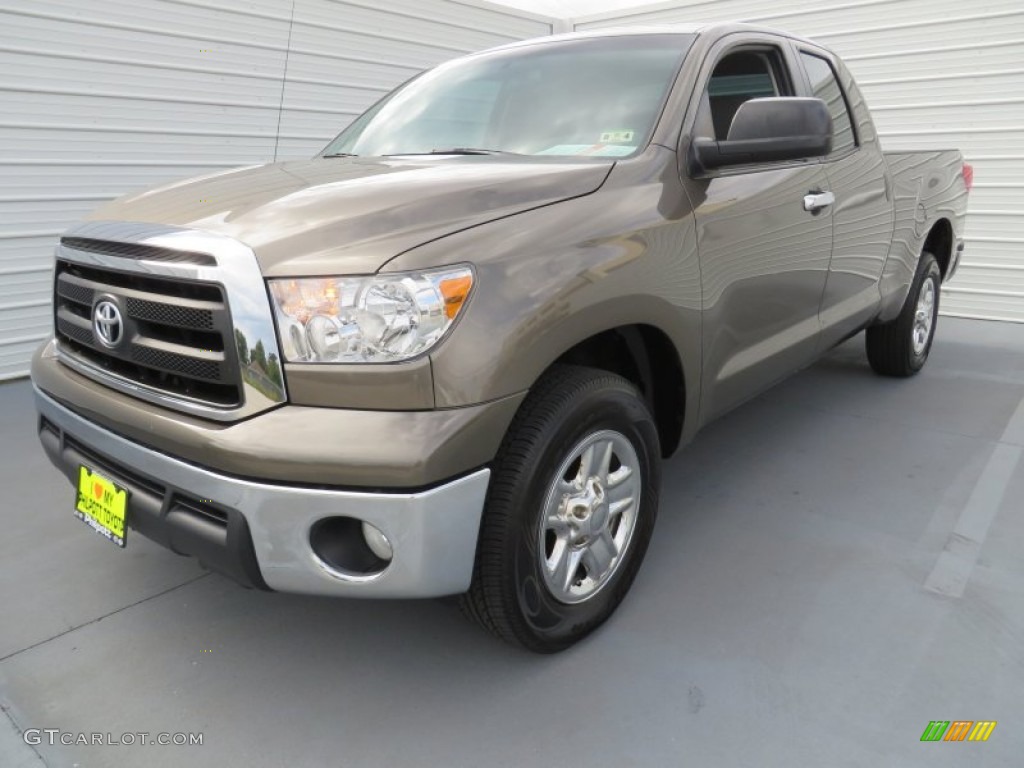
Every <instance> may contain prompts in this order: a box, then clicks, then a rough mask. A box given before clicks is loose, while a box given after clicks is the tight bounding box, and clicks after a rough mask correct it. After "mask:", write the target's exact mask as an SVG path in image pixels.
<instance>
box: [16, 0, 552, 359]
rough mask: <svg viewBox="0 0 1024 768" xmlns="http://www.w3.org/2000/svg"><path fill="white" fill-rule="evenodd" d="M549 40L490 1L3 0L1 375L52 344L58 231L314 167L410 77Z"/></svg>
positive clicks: (536, 20)
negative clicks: (145, 193)
mask: <svg viewBox="0 0 1024 768" xmlns="http://www.w3.org/2000/svg"><path fill="white" fill-rule="evenodd" d="M551 31H552V20H550V19H546V18H543V17H540V16H534V15H531V14H527V13H522V12H519V11H512V10H510V9H505V8H502V7H500V6H497V5H491V4H488V3H486V2H482V1H479V0H388V2H386V3H382V2H374V1H373V0H346V1H342V0H294V2H293V0H0V379H4V378H10V377H12V376H17V375H22V374H24V373H25V372H26V370H27V367H28V360H29V357H30V355H31V353H32V351H33V350H34V349H35V347H36V346H38V344H39V342H40V340H42V339H43V338H44V337H45V336H46V335H47V334H48V333H49V330H50V325H51V320H50V270H51V266H52V253H53V246H54V243H55V241H56V237H57V235H58V234H59V233H60V232H61V231H62V230H63V229H65V228H66V227H67V226H69V225H70V224H72V223H74V222H75V221H76V220H78V219H79V218H81V217H82V216H83V215H84V214H85V213H87V212H88V211H89V210H90V209H92V208H94V207H96V206H97V205H99V204H100V202H102V201H104V200H108V199H110V198H113V197H116V196H117V195H120V194H122V193H124V192H128V191H131V190H134V189H138V188H141V187H146V186H150V185H153V184H156V183H158V182H163V181H167V180H170V179H174V178H178V177H185V176H191V175H196V174H201V173H209V172H211V171H214V170H216V169H219V168H225V167H231V166H237V165H247V164H254V163H264V162H268V161H271V160H274V159H275V158H277V159H282V158H289V157H308V156H310V155H312V154H313V153H314V152H315V151H316V150H317V149H319V148H321V147H322V146H323V145H324V144H325V143H326V142H327V140H328V139H330V138H331V137H332V136H334V135H335V134H336V133H337V132H338V131H339V130H341V128H343V127H344V126H345V125H346V124H347V123H348V122H349V121H350V120H351V119H352V118H353V117H354V116H355V115H357V114H358V113H359V112H361V111H362V110H363V109H365V108H366V107H367V106H369V105H370V104H371V103H373V102H374V101H376V100H377V99H378V98H380V97H381V96H382V95H383V94H384V93H385V92H386V91H388V90H390V89H391V88H393V87H394V86H395V85H397V84H398V83H400V82H401V81H403V80H405V79H407V78H409V77H411V76H412V75H413V74H415V73H416V72H418V71H420V70H422V69H425V68H427V67H430V66H432V65H434V64H437V63H439V62H441V61H444V60H446V59H450V58H453V57H455V56H459V55H461V54H463V53H466V52H469V51H474V50H479V49H481V48H487V47H490V46H493V45H500V44H502V43H507V42H510V41H512V40H518V39H522V38H527V37H535V36H538V35H546V34H550V33H551Z"/></svg>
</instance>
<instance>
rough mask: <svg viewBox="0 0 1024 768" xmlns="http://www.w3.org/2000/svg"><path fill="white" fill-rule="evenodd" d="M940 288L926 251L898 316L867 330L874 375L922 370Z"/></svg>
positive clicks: (939, 275)
mask: <svg viewBox="0 0 1024 768" xmlns="http://www.w3.org/2000/svg"><path fill="white" fill-rule="evenodd" d="M941 285H942V273H941V272H940V271H939V264H938V262H937V261H936V260H935V256H933V255H932V254H930V253H928V252H927V251H925V252H924V253H922V254H921V260H920V262H918V265H917V273H916V274H915V275H914V280H913V282H912V283H911V285H910V292H909V293H908V294H907V299H906V301H905V302H904V304H903V309H902V310H900V314H899V315H898V316H897V317H896V318H895V319H894V320H891V321H889V322H888V323H883V324H881V325H874V326H872V327H870V328H868V330H867V334H866V337H867V352H868V362H869V363H871V367H872V368H873V369H874V371H875V373H879V374H881V375H883V376H896V377H907V376H913V375H914V374H915V373H917V372H918V371H920V370H921V369H922V368H923V367H924V364H925V361H927V360H928V353H929V352H930V351H931V348H932V340H933V339H934V338H935V326H936V323H937V321H938V316H939V290H940V288H941Z"/></svg>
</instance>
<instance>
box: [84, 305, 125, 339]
mask: <svg viewBox="0 0 1024 768" xmlns="http://www.w3.org/2000/svg"><path fill="white" fill-rule="evenodd" d="M123 328H124V324H123V322H122V320H121V310H119V309H118V308H117V304H115V303H114V302H112V301H109V300H107V299H104V300H103V301H101V302H99V303H98V304H97V305H96V308H95V309H94V310H93V311H92V329H93V331H95V333H96V338H97V339H98V340H99V342H100V344H102V345H103V346H105V347H116V346H117V343H118V342H119V341H121V335H122V334H123V333H124V330H123Z"/></svg>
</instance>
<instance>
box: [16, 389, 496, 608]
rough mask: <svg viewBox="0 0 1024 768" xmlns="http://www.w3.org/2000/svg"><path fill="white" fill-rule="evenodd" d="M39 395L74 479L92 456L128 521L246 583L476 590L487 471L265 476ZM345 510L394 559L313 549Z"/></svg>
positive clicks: (48, 438)
mask: <svg viewBox="0 0 1024 768" xmlns="http://www.w3.org/2000/svg"><path fill="white" fill-rule="evenodd" d="M35 398H36V406H37V408H38V411H39V414H40V440H41V442H42V444H43V447H44V449H45V450H46V452H47V454H48V455H49V457H50V460H51V461H52V462H53V463H54V464H55V465H56V466H57V467H58V468H59V469H60V470H61V471H62V472H64V474H65V475H67V476H68V477H69V479H72V478H75V477H77V472H78V465H79V464H80V463H82V462H83V461H84V462H85V463H87V464H92V465H93V466H94V467H95V468H97V469H100V470H101V471H103V472H105V473H108V474H110V475H111V479H113V480H115V481H116V482H118V483H119V484H121V485H123V486H125V487H127V488H128V489H129V491H130V496H129V507H128V523H129V527H131V528H133V529H134V530H136V531H138V532H139V533H142V534H143V535H145V536H147V538H151V539H154V540H155V541H157V542H159V543H161V544H164V545H165V546H168V547H169V548H171V549H173V550H175V551H177V552H179V553H180V554H186V555H192V556H195V557H198V558H199V559H200V560H201V561H202V562H204V563H206V564H207V565H208V566H209V567H211V568H213V569H214V570H218V571H221V572H223V573H226V574H227V575H229V576H231V577H232V578H234V579H236V580H237V581H239V582H241V583H244V584H249V585H252V586H257V587H267V588H270V589H273V590H280V591H283V592H301V593H306V594H319V595H338V596H349V597H375V598H407V597H438V596H442V595H452V594H459V593H461V592H464V591H466V590H467V589H468V588H469V584H470V580H471V578H472V571H473V560H474V557H475V554H476V541H477V533H478V530H479V527H480V515H481V512H482V510H483V504H484V497H485V495H486V492H487V484H488V480H489V478H490V470H488V469H480V470H477V471H474V472H471V473H470V474H467V475H464V476H462V477H460V478H458V479H456V480H451V481H449V482H446V483H444V484H442V485H438V486H435V487H433V488H430V489H429V490H423V491H416V492H399V493H385V492H367V491H348V490H333V489H324V488H311V487H299V486H293V485H283V484H282V485H276V484H270V483H261V482H255V481H251V480H245V479H241V478H238V477H233V476H230V475H226V474H220V473H218V472H215V471H211V470H209V469H206V468H203V467H200V466H197V465H194V464H190V463H187V462H184V461H181V460H179V459H176V458H173V457H171V456H168V455H166V454H163V453H160V452H159V451H156V450H153V449H151V448H147V447H144V446H142V445H140V444H137V443H135V442H132V441H130V440H127V439H125V438H123V437H121V436H120V435H117V434H115V433H114V432H111V431H109V430H107V429H104V428H102V427H100V426H97V425H96V424H94V423H93V422H91V421H89V420H88V419H85V418H83V417H82V416H80V415H78V414H77V413H75V412H74V411H72V410H70V409H68V408H66V407H64V406H63V405H61V404H60V403H58V402H57V401H56V400H54V399H52V398H51V397H49V396H48V395H46V394H45V393H44V392H42V391H41V390H40V389H38V388H36V390H35ZM72 481H73V482H74V480H72ZM339 516H340V517H347V518H353V519H356V520H362V521H366V522H369V523H371V524H373V525H374V526H376V527H377V528H378V529H380V530H381V531H382V532H383V533H384V535H385V536H387V538H388V539H389V541H390V542H391V545H392V547H393V550H394V556H393V558H392V559H391V561H390V563H389V564H388V565H387V567H386V568H384V569H383V570H381V571H380V572H378V573H373V574H369V575H368V574H365V573H353V572H348V571H344V570H340V569H338V568H336V567H332V566H330V565H328V564H327V563H325V562H324V561H323V560H322V559H321V558H319V557H318V556H317V555H316V553H315V552H314V551H313V547H312V546H311V544H310V537H309V533H310V529H311V527H312V526H313V525H314V524H315V523H316V522H317V521H319V520H321V519H324V518H328V517H339Z"/></svg>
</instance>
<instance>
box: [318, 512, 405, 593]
mask: <svg viewBox="0 0 1024 768" xmlns="http://www.w3.org/2000/svg"><path fill="white" fill-rule="evenodd" d="M309 546H310V547H311V548H312V550H313V554H314V555H316V558H317V559H318V560H319V561H320V563H321V565H322V566H323V567H325V568H326V570H328V571H329V572H331V573H332V574H333V575H335V576H337V577H339V578H345V577H351V578H353V579H364V578H367V577H373V576H376V575H377V574H379V573H382V572H383V571H384V570H385V569H386V568H387V567H388V566H389V565H390V564H391V559H392V557H393V556H394V550H393V548H392V546H391V542H390V541H389V540H388V538H387V536H385V535H384V533H383V532H382V531H381V530H380V529H378V528H377V527H376V526H373V525H371V524H369V523H366V522H364V521H362V520H357V519H355V518H354V517H325V518H323V519H322V520H317V521H316V522H315V523H314V524H313V526H312V527H311V528H310V529H309Z"/></svg>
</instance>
